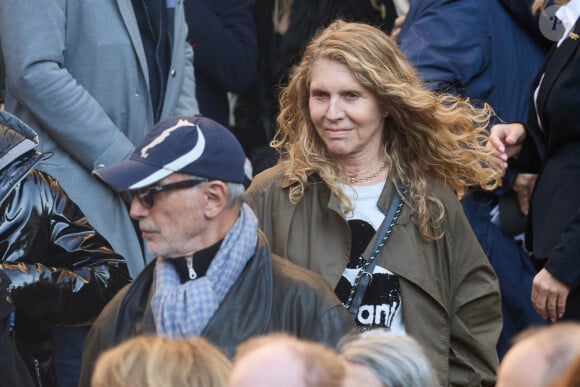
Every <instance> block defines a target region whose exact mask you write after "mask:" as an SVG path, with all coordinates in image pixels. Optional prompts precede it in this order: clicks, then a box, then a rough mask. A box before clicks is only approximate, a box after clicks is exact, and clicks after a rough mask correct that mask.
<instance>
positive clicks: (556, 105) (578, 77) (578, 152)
mask: <svg viewBox="0 0 580 387" xmlns="http://www.w3.org/2000/svg"><path fill="white" fill-rule="evenodd" d="M573 32H574V33H576V34H580V19H578V20H577V21H576V24H575V26H574V31H573ZM542 76H543V79H542V81H541V86H540V88H539V92H538V96H537V100H536V103H534V101H533V99H532V100H531V106H532V108H531V109H530V110H531V111H530V115H529V118H528V120H527V122H526V132H527V137H526V141H525V143H524V146H523V148H522V150H521V152H520V154H519V156H518V157H517V158H516V159H513V160H510V166H511V167H514V168H516V169H517V170H519V171H523V172H534V173H539V175H538V179H537V180H536V184H535V187H534V192H533V195H532V201H531V205H530V212H529V216H528V218H529V219H531V222H530V224H529V229H528V234H527V235H526V243H527V244H528V248H529V249H530V250H531V251H533V254H534V257H535V258H538V259H539V260H540V263H545V267H546V269H547V270H548V271H549V272H550V273H551V274H552V275H553V276H554V277H556V278H558V279H559V280H560V281H562V282H564V283H565V284H567V285H569V286H570V287H571V288H572V293H571V294H570V296H569V297H568V301H567V306H566V314H565V315H564V318H566V317H572V316H574V318H575V319H580V157H579V156H580V110H579V109H578V107H579V106H580V105H579V104H580V40H578V39H573V38H570V37H568V38H567V39H565V40H564V41H563V42H562V44H561V45H560V46H559V47H556V46H554V47H553V48H552V51H551V52H550V53H549V55H548V57H547V58H546V61H545V63H544V67H543V69H542V71H540V73H539V75H538V77H537V78H536V81H535V82H534V84H533V86H532V90H535V89H536V87H537V86H538V84H539V82H540V79H541V77H542ZM532 98H533V97H532ZM538 119H539V120H541V123H542V127H540V126H539V123H538ZM546 259H547V261H545V262H544V260H546Z"/></svg>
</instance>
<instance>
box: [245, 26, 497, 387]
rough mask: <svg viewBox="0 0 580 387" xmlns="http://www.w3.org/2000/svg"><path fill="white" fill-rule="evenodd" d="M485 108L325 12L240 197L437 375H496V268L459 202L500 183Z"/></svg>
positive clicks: (350, 304) (484, 378)
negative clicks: (269, 153) (475, 189)
mask: <svg viewBox="0 0 580 387" xmlns="http://www.w3.org/2000/svg"><path fill="white" fill-rule="evenodd" d="M490 114H491V111H490V110H489V108H484V109H476V108H474V107H473V106H472V105H470V103H469V101H466V100H463V99H461V98H458V97H454V96H450V95H436V94H433V93H431V92H429V91H427V90H426V89H425V88H424V86H423V85H422V83H421V81H420V80H419V78H418V76H417V74H416V73H415V71H414V70H413V67H412V66H411V65H410V64H409V63H408V62H407V60H406V59H405V58H404V57H403V55H402V54H401V53H400V52H399V50H398V49H397V47H396V45H395V44H394V43H393V42H392V41H390V40H389V38H388V37H387V36H386V35H385V34H384V33H382V32H381V31H380V30H378V29H377V28H374V27H371V26H368V25H365V24H359V23H346V22H344V21H335V22H334V23H332V24H331V25H330V26H329V27H327V28H326V29H325V30H323V31H322V32H320V33H319V34H318V35H317V36H316V37H315V38H314V39H313V40H312V42H311V43H310V44H309V45H308V47H307V48H306V51H305V53H304V56H303V58H302V61H301V62H300V63H299V65H298V66H297V67H296V68H295V69H294V70H293V72H292V75H291V78H290V81H289V84H288V85H287V86H286V87H285V88H284V89H283V90H282V93H281V96H280V115H279V116H278V125H279V132H278V134H277V137H276V138H275V140H274V141H273V143H272V144H273V146H274V147H275V148H277V149H278V151H279V152H280V161H279V163H278V164H277V165H276V166H274V167H273V168H271V169H269V170H266V171H264V172H263V173H261V174H259V175H258V176H256V177H255V178H254V181H253V183H252V185H251V186H250V188H249V189H248V192H247V195H246V198H247V200H248V202H249V203H250V205H251V206H252V207H253V208H254V210H255V211H256V213H257V214H258V218H259V219H260V222H261V227H262V229H263V231H264V232H265V234H266V236H267V237H268V239H269V242H270V244H271V247H272V251H273V252H274V253H276V254H279V255H282V256H285V257H287V258H288V259H290V260H291V261H293V262H295V263H297V264H299V265H301V266H304V267H306V268H308V269H311V270H314V271H316V272H318V273H320V274H322V275H323V276H324V278H325V279H326V280H327V281H328V282H329V283H330V284H331V285H332V286H334V287H335V291H336V293H337V295H338V296H339V298H341V300H342V301H343V302H344V303H345V306H346V307H347V308H349V311H350V312H351V314H352V315H353V317H354V318H355V319H356V322H357V324H358V325H359V326H361V327H362V328H371V327H383V328H389V329H390V330H391V331H395V332H400V333H407V334H410V335H412V336H414V337H415V338H416V339H417V340H418V341H419V342H420V343H421V344H422V345H423V346H424V347H425V349H426V351H427V354H428V356H429V358H430V359H431V360H432V362H433V366H434V368H435V370H436V372H437V374H438V377H439V381H440V383H441V385H448V384H450V385H462V386H468V385H491V384H493V382H494V380H495V368H496V366H497V362H498V360H497V354H496V350H495V345H496V342H497V339H498V336H499V331H500V328H501V311H500V298H499V290H498V285H497V279H496V277H495V274H494V272H493V270H492V268H491V267H490V265H489V262H488V260H487V258H486V257H485V255H484V253H483V251H482V250H481V247H480V246H479V243H478V241H477V239H476V238H475V236H474V234H473V232H472V230H471V228H470V226H469V223H468V222H467V220H466V219H465V216H464V214H463V211H462V208H461V205H460V204H459V202H458V199H457V198H458V197H459V196H461V195H462V194H463V193H464V191H465V190H466V189H469V188H470V187H471V186H479V187H483V188H484V189H493V188H494V187H496V186H497V185H498V184H499V179H500V174H499V173H498V172H497V171H496V170H495V169H493V168H491V167H490V165H491V164H492V163H493V161H494V156H493V152H492V151H491V150H490V149H489V148H488V147H487V146H484V144H485V143H486V138H487V132H486V131H485V128H486V125H487V123H488V119H489V117H490ZM399 199H400V200H399Z"/></svg>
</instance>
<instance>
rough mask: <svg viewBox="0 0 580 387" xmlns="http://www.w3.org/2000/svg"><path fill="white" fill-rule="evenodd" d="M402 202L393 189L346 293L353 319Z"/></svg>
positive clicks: (345, 304)
mask: <svg viewBox="0 0 580 387" xmlns="http://www.w3.org/2000/svg"><path fill="white" fill-rule="evenodd" d="M406 192H407V190H406V189H405V190H404V191H403V195H406ZM403 204H405V202H404V201H403V200H402V198H401V195H399V192H398V191H397V190H395V196H394V197H393V201H392V202H391V205H390V206H389V210H388V211H387V215H385V219H384V220H383V222H382V223H381V225H380V227H379V229H378V230H377V239H376V240H375V246H374V248H373V252H372V253H371V256H370V258H369V260H368V261H366V263H365V264H364V266H363V267H362V268H361V270H360V271H359V272H358V274H357V276H356V279H355V281H354V285H353V286H352V288H351V290H350V294H349V295H348V300H347V301H346V303H344V306H345V307H346V308H347V309H348V311H349V313H350V314H351V315H352V317H353V318H355V319H356V316H357V314H358V309H359V308H360V306H361V303H362V300H363V297H364V296H365V293H366V291H367V287H368V286H369V284H370V283H371V281H372V280H373V271H374V270H375V266H377V262H378V260H379V254H380V252H381V250H382V249H383V246H384V245H385V243H387V239H389V235H391V232H392V231H393V227H394V226H395V223H396V222H397V219H398V218H399V215H400V214H401V209H402V208H403Z"/></svg>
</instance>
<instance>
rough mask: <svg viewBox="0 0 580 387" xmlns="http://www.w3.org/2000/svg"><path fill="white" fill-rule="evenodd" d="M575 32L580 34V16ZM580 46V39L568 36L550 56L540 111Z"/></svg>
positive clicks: (542, 90) (539, 100)
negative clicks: (557, 79)
mask: <svg viewBox="0 0 580 387" xmlns="http://www.w3.org/2000/svg"><path fill="white" fill-rule="evenodd" d="M573 32H574V33H576V34H580V18H579V19H578V20H577V21H576V25H575V27H574V29H573ZM578 47H580V39H576V40H573V39H570V37H567V38H566V39H564V41H563V42H562V44H561V45H560V47H558V48H556V49H554V52H553V53H552V55H551V57H549V60H548V61H549V62H547V65H546V66H545V67H544V68H545V70H547V71H546V72H545V75H544V79H543V80H542V86H541V87H540V90H539V92H538V102H537V104H538V111H543V110H544V104H545V103H546V100H547V96H548V94H549V93H550V90H552V87H553V86H554V84H555V81H556V78H558V76H559V75H560V73H561V72H562V71H563V70H564V68H565V67H566V64H567V63H568V62H569V60H570V58H571V57H572V54H573V53H574V52H575V51H576V50H577V49H578Z"/></svg>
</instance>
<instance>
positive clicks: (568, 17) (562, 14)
mask: <svg viewBox="0 0 580 387" xmlns="http://www.w3.org/2000/svg"><path fill="white" fill-rule="evenodd" d="M556 17H557V18H558V19H560V20H562V25H563V26H564V28H565V32H564V36H563V37H562V38H563V39H565V38H566V37H568V34H569V33H570V32H571V31H572V29H573V28H574V25H575V24H576V20H578V17H580V0H571V1H570V2H569V3H568V4H566V5H563V6H561V7H560V8H559V9H558V10H557V11H556Z"/></svg>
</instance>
